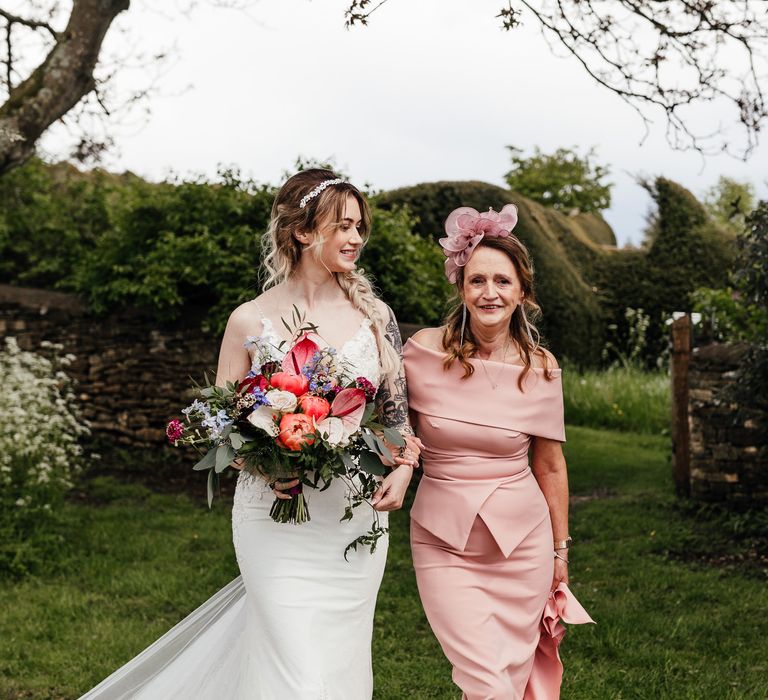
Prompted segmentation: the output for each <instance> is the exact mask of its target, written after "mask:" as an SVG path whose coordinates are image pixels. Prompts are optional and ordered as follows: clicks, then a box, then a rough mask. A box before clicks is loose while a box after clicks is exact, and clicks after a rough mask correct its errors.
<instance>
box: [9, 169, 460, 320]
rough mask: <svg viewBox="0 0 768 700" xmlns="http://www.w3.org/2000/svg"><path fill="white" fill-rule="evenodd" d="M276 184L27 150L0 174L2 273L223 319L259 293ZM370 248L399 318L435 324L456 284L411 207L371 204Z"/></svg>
mask: <svg viewBox="0 0 768 700" xmlns="http://www.w3.org/2000/svg"><path fill="white" fill-rule="evenodd" d="M274 194H275V188H274V187H272V186H269V185H259V184H257V183H254V182H251V181H247V180H242V179H241V178H240V177H239V175H238V173H237V172H233V171H222V172H221V173H219V177H218V178H217V179H216V180H215V181H214V182H207V181H205V180H202V179H198V180H192V181H179V182H163V183H159V184H152V183H148V182H146V181H144V180H142V179H140V178H137V177H135V176H132V175H126V176H115V175H110V174H109V173H104V172H102V171H92V172H88V173H83V172H80V171H78V170H77V169H76V168H73V167H71V166H69V165H63V164H60V165H54V166H51V165H46V164H44V163H42V162H41V161H39V160H33V161H30V162H29V163H28V164H27V165H25V166H24V167H22V168H18V169H16V170H13V171H11V172H10V173H9V174H7V175H5V176H3V177H2V178H0V261H1V262H0V281H2V282H6V283H11V284H18V285H27V286H37V287H43V288H55V289H60V290H63V291H69V292H75V293H77V294H79V295H80V296H82V297H83V298H84V299H85V300H86V301H87V302H88V303H89V306H90V308H91V310H92V311H94V312H95V313H107V312H109V311H111V310H114V309H120V308H124V307H127V306H132V307H137V308H139V309H141V310H143V311H145V312H147V313H148V314H150V315H151V316H153V317H154V318H155V319H157V321H158V322H163V321H167V320H171V319H174V318H178V317H180V316H181V315H182V314H189V313H190V312H191V310H192V309H193V308H194V309H195V311H196V310H197V309H198V308H202V309H206V310H207V315H206V317H205V320H204V323H203V325H204V326H205V327H207V328H211V329H213V330H215V331H221V330H223V327H224V324H225V322H226V319H227V316H228V315H229V313H230V311H231V310H232V308H234V306H236V305H237V304H238V303H240V302H242V301H244V300H246V299H249V298H252V297H253V296H255V295H256V294H258V292H259V291H260V290H259V285H258V274H257V272H258V261H259V258H260V251H261V247H260V244H261V235H262V233H263V232H264V231H265V229H266V227H267V223H268V221H269V213H270V210H271V207H272V201H273V198H274ZM374 221H375V225H376V234H375V235H374V236H373V237H372V239H371V243H370V245H369V246H367V247H366V248H365V251H364V253H363V259H362V262H363V265H364V266H365V268H366V269H367V270H368V271H369V272H370V273H371V274H372V276H373V277H374V279H375V281H376V283H377V285H378V287H379V288H380V290H381V293H382V295H383V297H384V299H386V301H387V302H388V303H389V304H390V305H391V306H392V308H393V309H394V310H395V313H396V314H397V315H398V318H400V319H402V320H403V321H409V322H412V323H423V324H427V323H436V322H438V321H439V319H440V318H441V317H442V314H443V306H444V300H445V298H446V296H447V285H446V284H445V283H444V280H443V276H442V264H443V256H442V254H441V253H440V251H439V249H437V247H435V246H432V245H431V244H430V243H427V242H426V241H424V240H423V239H422V238H419V237H418V236H416V235H414V234H413V233H412V231H411V227H412V225H413V220H412V218H411V217H410V216H409V215H408V214H407V213H406V212H405V211H392V212H389V211H384V210H376V211H374Z"/></svg>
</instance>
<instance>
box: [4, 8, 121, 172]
mask: <svg viewBox="0 0 768 700" xmlns="http://www.w3.org/2000/svg"><path fill="white" fill-rule="evenodd" d="M129 5H130V0H74V2H73V5H72V11H71V14H70V17H69V22H68V24H67V27H66V29H65V30H64V31H63V32H61V33H60V34H57V35H56V37H57V38H56V43H55V44H54V46H53V48H52V49H51V50H50V52H49V53H48V55H47V56H46V58H45V60H44V61H43V62H42V63H41V64H40V65H39V66H38V67H37V68H36V69H35V70H34V71H33V72H32V74H31V75H30V76H29V77H28V78H27V79H26V80H24V81H23V82H22V83H20V84H19V85H17V86H16V87H15V88H13V89H12V90H10V93H9V96H8V99H7V100H6V102H5V104H3V105H2V106H0V174H2V173H3V172H6V171H7V170H9V169H10V168H12V167H14V166H16V165H19V164H20V163H23V162H24V161H25V160H26V159H27V158H29V157H30V156H31V155H32V154H33V153H34V148H35V143H36V142H37V140H38V139H39V138H40V136H41V135H42V133H43V132H44V131H45V130H46V129H47V128H48V127H49V126H50V125H51V124H53V123H54V122H55V121H57V120H58V119H61V118H62V117H63V116H64V115H65V114H66V113H67V112H68V111H69V110H70V109H72V107H74V106H75V105H76V104H77V103H78V102H79V101H80V100H81V99H82V98H83V97H84V96H85V95H87V94H88V93H89V92H91V91H92V90H93V89H94V86H95V82H94V77H93V71H94V68H95V67H96V63H97V61H98V58H99V52H100V49H101V44H102V42H103V40H104V36H105V35H106V33H107V30H108V29H109V27H110V25H111V24H112V22H113V20H114V19H115V17H116V16H117V15H118V14H120V13H121V12H123V11H124V10H127V9H128V7H129ZM2 12H3V13H4V14H3V16H5V15H7V14H8V13H5V11H2ZM6 19H7V18H6ZM42 24H44V23H42ZM26 26H29V24H28V23H27V24H26Z"/></svg>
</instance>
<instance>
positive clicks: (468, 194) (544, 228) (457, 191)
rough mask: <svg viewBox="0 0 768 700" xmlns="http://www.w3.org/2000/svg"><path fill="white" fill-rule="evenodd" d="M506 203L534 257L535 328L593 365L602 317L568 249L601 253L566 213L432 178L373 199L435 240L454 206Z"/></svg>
mask: <svg viewBox="0 0 768 700" xmlns="http://www.w3.org/2000/svg"><path fill="white" fill-rule="evenodd" d="M509 202H514V203H515V204H517V205H518V209H519V211H520V218H519V222H518V224H517V226H516V227H515V234H516V235H517V236H518V237H519V238H520V240H521V241H523V242H524V243H525V245H526V246H527V247H528V250H529V252H530V254H531V257H532V259H533V264H534V268H535V270H536V296H537V299H538V301H539V303H540V305H541V307H542V309H543V313H544V317H543V319H542V321H541V323H540V324H539V328H540V329H541V331H542V333H543V335H544V337H545V339H546V341H547V343H548V345H549V347H550V348H551V349H552V351H553V352H554V353H555V354H556V355H558V356H565V357H568V358H570V359H571V360H572V361H574V362H576V363H578V364H580V365H590V364H595V363H597V362H598V361H599V359H600V349H601V347H602V339H603V336H604V321H603V318H602V314H601V311H600V308H599V306H598V304H597V300H596V298H595V294H594V292H593V291H592V289H591V287H590V286H589V284H588V283H587V282H586V281H585V279H584V277H583V275H582V270H581V265H580V262H581V257H580V255H581V253H576V254H575V253H572V249H573V250H575V249H578V250H579V251H581V250H582V249H583V250H584V253H583V255H584V256H585V257H586V256H589V255H599V254H600V252H599V249H598V247H597V246H596V245H595V244H594V243H593V242H592V241H590V240H589V238H588V237H587V236H585V235H584V234H583V232H581V231H577V230H575V229H574V228H572V227H571V224H570V222H571V219H570V218H569V217H567V216H564V215H563V214H561V213H560V212H556V211H554V210H552V209H546V208H544V207H542V206H540V205H538V204H536V203H534V202H531V201H530V200H527V199H525V198H523V197H521V196H519V195H516V194H514V193H512V192H510V191H508V190H505V189H503V188H501V187H496V186H494V185H489V184H486V183H483V182H433V183H427V184H424V185H418V186H416V187H408V188H402V189H399V190H393V191H391V192H385V193H383V194H381V195H379V196H378V197H377V198H376V203H377V206H379V207H381V208H385V209H392V208H394V207H396V206H406V207H407V208H408V209H409V210H410V211H411V212H412V213H413V214H414V215H415V216H416V219H417V222H416V224H414V230H415V231H417V232H419V233H420V234H421V235H423V236H425V237H426V238H427V239H428V240H434V241H436V239H438V238H440V237H441V236H443V235H444V231H443V222H444V221H445V218H446V217H447V215H448V214H449V213H450V212H451V211H452V210H453V209H455V208H456V207H459V206H470V207H474V208H475V209H477V210H478V211H483V210H487V209H488V207H493V208H494V209H496V210H497V211H498V210H499V209H501V207H503V206H504V205H505V204H508V203H509ZM434 245H435V249H436V250H439V248H438V246H437V245H436V244H434ZM441 255H442V254H441Z"/></svg>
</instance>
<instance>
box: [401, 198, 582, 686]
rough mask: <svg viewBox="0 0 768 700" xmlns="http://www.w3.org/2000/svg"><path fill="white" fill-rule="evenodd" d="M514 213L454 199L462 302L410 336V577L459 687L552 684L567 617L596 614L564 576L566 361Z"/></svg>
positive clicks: (449, 265)
mask: <svg viewBox="0 0 768 700" xmlns="http://www.w3.org/2000/svg"><path fill="white" fill-rule="evenodd" d="M516 223H517V209H516V207H515V206H514V205H511V204H510V205H507V206H505V207H504V208H503V209H502V210H501V212H500V213H497V212H494V211H493V210H490V211H489V212H487V213H484V214H479V213H478V212H477V211H476V210H474V209H471V208H469V207H461V208H460V209H457V210H456V211H454V212H452V213H451V215H450V216H449V217H448V220H447V221H446V225H445V227H446V233H447V234H448V235H447V237H446V238H442V239H441V240H440V243H441V245H442V246H443V250H444V252H445V254H446V256H447V260H446V263H445V267H446V274H447V276H448V279H449V281H450V282H452V283H453V284H455V285H456V291H457V294H458V296H459V299H460V300H461V304H460V305H459V306H458V307H457V308H456V309H455V310H454V311H453V312H452V313H451V314H450V315H449V317H448V319H447V322H446V324H445V326H443V327H442V328H427V329H424V330H422V331H419V332H418V333H417V334H416V335H415V336H414V337H413V338H412V339H411V340H409V341H408V343H407V344H406V347H405V368H406V376H407V381H408V390H409V392H408V393H409V397H408V398H409V407H410V410H411V415H412V419H413V424H414V427H415V428H416V430H417V433H418V435H419V437H420V439H421V440H422V442H423V443H424V449H423V452H422V457H423V459H424V476H423V478H422V480H421V483H420V484H419V489H418V492H417V495H416V500H415V502H414V505H413V509H412V510H411V545H412V548H413V561H414V566H415V569H416V579H417V582H418V586H419V594H420V596H421V600H422V604H423V605H424V610H425V612H426V614H427V618H428V620H429V623H430V625H431V626H432V629H433V631H434V633H435V635H436V636H437V638H438V640H439V641H440V644H441V646H442V648H443V651H444V652H445V655H446V656H447V657H448V659H449V661H450V662H451V664H452V665H453V680H454V682H455V683H456V685H458V686H459V688H461V690H462V691H463V698H464V699H465V700H516V699H522V698H524V699H525V700H550V699H552V698H558V697H559V696H560V682H561V678H562V666H561V664H560V659H559V656H558V651H557V647H558V645H559V642H560V639H561V638H562V635H563V634H564V628H563V627H562V625H561V624H560V623H559V619H563V620H565V621H566V622H591V620H590V618H589V616H588V615H587V613H586V612H585V611H584V609H583V608H582V607H581V606H580V605H579V603H578V602H577V601H576V600H575V598H574V597H573V595H572V594H571V593H570V591H569V590H568V586H567V583H568V552H569V547H570V544H571V538H570V537H569V535H568V477H567V472H566V465H565V459H564V458H563V453H562V449H561V443H562V442H563V441H564V440H565V430H564V426H563V398H562V386H561V376H560V375H561V370H560V369H559V368H558V367H557V363H556V361H555V358H554V357H553V356H552V355H551V353H549V352H548V351H546V350H544V349H543V348H542V347H540V345H539V344H538V342H537V338H538V334H537V332H536V329H535V327H534V326H533V325H532V323H531V321H530V320H529V318H530V317H533V315H534V314H536V313H538V311H539V307H538V306H537V304H536V300H535V297H534V293H533V273H532V268H531V263H530V260H529V257H528V253H527V251H526V249H525V247H524V246H523V244H522V243H521V242H520V241H519V240H518V239H517V238H516V237H515V236H514V235H512V234H511V230H512V228H513V227H514V226H515V224H516ZM529 461H530V466H529Z"/></svg>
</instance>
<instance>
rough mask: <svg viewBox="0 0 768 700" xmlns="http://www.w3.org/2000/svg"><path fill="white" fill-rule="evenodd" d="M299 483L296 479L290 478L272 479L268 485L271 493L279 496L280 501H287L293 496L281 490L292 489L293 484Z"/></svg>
mask: <svg viewBox="0 0 768 700" xmlns="http://www.w3.org/2000/svg"><path fill="white" fill-rule="evenodd" d="M298 485H299V480H298V479H291V481H272V482H271V483H270V484H269V486H270V488H271V489H272V493H274V494H275V496H276V497H277V498H279V499H280V500H281V501H289V500H290V499H291V498H293V496H291V495H289V494H287V493H283V491H287V490H288V489H292V488H293V487H294V486H298Z"/></svg>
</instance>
